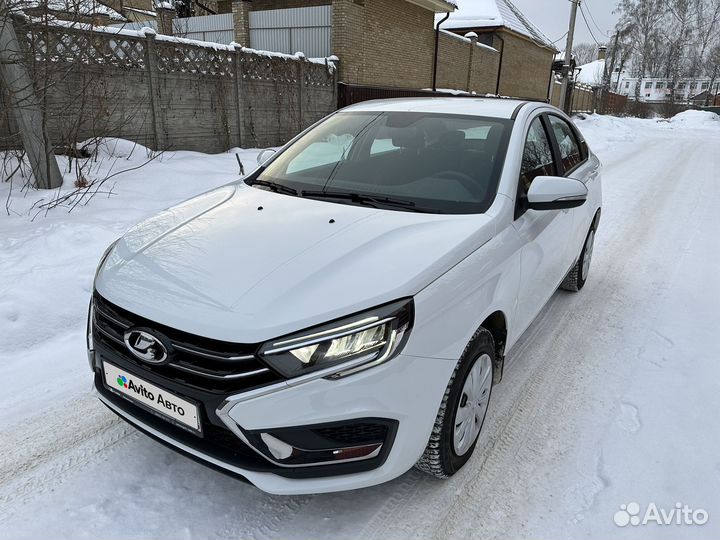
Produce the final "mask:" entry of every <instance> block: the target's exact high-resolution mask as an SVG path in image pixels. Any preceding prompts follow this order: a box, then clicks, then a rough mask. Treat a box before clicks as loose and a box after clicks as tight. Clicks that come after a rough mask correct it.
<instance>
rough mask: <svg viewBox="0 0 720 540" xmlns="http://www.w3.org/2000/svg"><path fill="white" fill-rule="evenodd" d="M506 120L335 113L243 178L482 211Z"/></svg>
mask: <svg viewBox="0 0 720 540" xmlns="http://www.w3.org/2000/svg"><path fill="white" fill-rule="evenodd" d="M510 124H511V121H509V120H500V119H496V118H482V117H473V116H458V115H444V114H427V113H412V112H384V113H370V112H362V113H357V112H347V113H338V114H335V115H333V116H331V117H330V118H328V119H327V120H326V121H324V122H323V123H321V124H320V125H318V126H317V127H315V128H314V129H313V130H311V131H309V132H308V133H307V134H305V135H304V136H303V137H302V138H300V139H299V140H298V141H296V142H295V143H294V144H293V145H292V146H290V147H289V148H288V149H287V150H285V151H284V152H282V153H281V154H280V155H278V156H277V157H276V158H275V159H273V160H272V161H271V162H270V163H269V164H268V165H267V166H266V167H264V168H262V169H261V170H260V172H259V173H258V174H256V175H254V176H253V177H252V178H250V179H248V181H247V182H248V184H250V185H252V184H253V183H254V182H256V183H257V186H258V187H261V188H263V189H273V190H274V191H278V192H282V193H287V194H293V193H295V194H297V196H303V197H308V198H317V199H323V200H331V201H334V202H340V203H346V204H364V205H370V206H373V207H377V208H389V209H393V210H402V211H416V212H432V213H448V214H473V213H484V212H486V211H487V209H488V208H489V207H490V205H491V204H492V202H493V200H494V199H495V195H496V192H497V186H498V181H499V177H500V174H501V172H502V167H503V163H504V161H505V153H506V149H507V139H508V137H509V132H510V127H509V126H510Z"/></svg>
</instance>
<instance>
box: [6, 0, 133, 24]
mask: <svg viewBox="0 0 720 540" xmlns="http://www.w3.org/2000/svg"><path fill="white" fill-rule="evenodd" d="M11 6H12V8H13V9H32V8H41V7H47V9H48V10H50V11H52V12H62V13H77V14H78V15H82V16H85V17H91V16H93V15H106V16H108V17H110V19H113V20H116V21H124V20H126V19H125V17H123V16H122V15H121V14H120V13H118V12H117V11H115V10H114V9H112V8H111V7H109V6H106V5H105V4H102V3H100V2H98V1H97V0H19V1H15V2H12V3H11Z"/></svg>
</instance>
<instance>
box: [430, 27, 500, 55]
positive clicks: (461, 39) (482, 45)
mask: <svg viewBox="0 0 720 540" xmlns="http://www.w3.org/2000/svg"><path fill="white" fill-rule="evenodd" d="M440 33H441V34H442V35H444V36H448V37H451V38H454V39H457V40H460V41H464V42H465V43H472V39H470V38H471V37H472V34H475V32H468V33H467V34H466V35H465V37H463V36H459V35H457V34H455V33H453V32H449V31H447V30H443V29H440ZM475 37H477V34H475ZM477 46H478V47H480V48H481V49H486V50H488V51H492V52H494V53H498V54H499V53H500V51H498V50H497V49H496V48H495V47H491V46H490V45H485V44H484V43H479V42H478V43H477Z"/></svg>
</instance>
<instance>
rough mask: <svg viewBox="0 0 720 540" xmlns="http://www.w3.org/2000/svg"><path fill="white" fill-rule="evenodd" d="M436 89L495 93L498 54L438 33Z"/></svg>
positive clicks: (466, 41) (446, 34)
mask: <svg viewBox="0 0 720 540" xmlns="http://www.w3.org/2000/svg"><path fill="white" fill-rule="evenodd" d="M438 59H439V61H438V81H437V86H438V88H449V89H453V90H465V91H468V92H469V91H474V92H478V93H482V94H485V93H495V86H496V84H497V72H498V66H499V64H500V54H499V53H497V52H495V51H492V50H489V49H488V48H486V47H483V46H482V45H478V44H477V42H475V41H474V40H469V39H465V38H462V37H460V36H456V35H454V34H450V33H446V32H441V33H440V47H439V52H438Z"/></svg>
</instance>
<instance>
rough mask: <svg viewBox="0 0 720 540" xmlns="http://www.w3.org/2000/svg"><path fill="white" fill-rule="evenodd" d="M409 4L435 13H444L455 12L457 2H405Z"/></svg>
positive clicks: (412, 0) (452, 0) (438, 0)
mask: <svg viewBox="0 0 720 540" xmlns="http://www.w3.org/2000/svg"><path fill="white" fill-rule="evenodd" d="M406 1H407V2H410V3H411V4H415V5H417V6H420V7H424V8H425V9H429V10H431V11H434V12H435V13H446V12H448V11H455V9H456V8H457V0H406Z"/></svg>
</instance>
